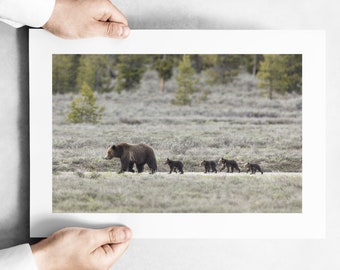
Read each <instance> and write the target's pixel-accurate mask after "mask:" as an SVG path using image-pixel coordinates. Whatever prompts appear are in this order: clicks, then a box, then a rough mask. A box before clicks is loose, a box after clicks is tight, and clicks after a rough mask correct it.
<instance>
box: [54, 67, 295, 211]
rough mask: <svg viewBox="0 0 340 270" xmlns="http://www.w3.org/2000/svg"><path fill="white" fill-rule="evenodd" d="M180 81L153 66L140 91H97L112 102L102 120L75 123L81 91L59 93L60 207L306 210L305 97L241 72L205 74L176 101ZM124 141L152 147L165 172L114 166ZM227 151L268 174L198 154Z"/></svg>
mask: <svg viewBox="0 0 340 270" xmlns="http://www.w3.org/2000/svg"><path fill="white" fill-rule="evenodd" d="M176 87H177V86H176V81H175V79H172V80H170V81H169V82H167V84H166V89H165V92H164V93H160V92H159V81H158V78H157V74H155V73H153V72H148V73H147V74H146V75H145V76H144V79H143V81H142V84H141V86H140V88H139V89H137V90H136V91H130V92H126V91H123V92H122V93H121V94H117V93H106V94H100V95H97V103H98V105H99V106H105V111H104V114H103V118H102V120H101V122H100V123H99V124H96V125H93V124H71V123H68V122H67V121H66V116H67V114H68V113H69V110H70V104H71V101H72V99H73V98H74V95H72V94H65V95H61V94H59V95H54V96H53V211H55V212H111V211H113V212H301V209H302V208H301V205H302V200H301V188H302V187H301V182H302V180H301V171H302V124H301V119H302V97H301V96H299V95H285V96H277V97H275V98H274V99H273V100H269V99H268V98H266V97H265V96H264V95H263V94H262V92H261V90H259V89H258V88H257V82H256V79H255V78H254V77H252V76H251V75H248V74H241V75H240V76H239V78H238V79H237V80H235V81H234V82H233V83H231V84H228V85H219V86H210V85H207V84H205V83H204V80H203V79H202V81H201V84H200V88H201V91H200V92H199V93H197V94H196V95H195V96H194V97H193V104H192V105H191V106H175V105H172V104H171V100H172V99H173V98H174V92H175V90H176ZM207 92H209V93H210V94H209V95H208V96H205V94H204V93H207ZM120 142H128V143H141V142H143V143H146V144H149V145H150V146H152V147H153V149H154V151H155V154H156V158H157V163H158V172H159V173H157V174H156V175H149V174H147V173H145V174H140V175H138V174H123V175H117V174H115V173H114V172H117V171H119V169H120V162H119V159H113V160H111V161H107V160H104V159H103V157H104V156H105V154H106V148H107V146H108V145H109V144H110V143H115V144H117V143H120ZM220 157H225V158H227V159H234V160H236V161H237V162H238V163H239V165H242V164H243V163H245V162H253V163H259V164H260V165H261V167H262V169H263V170H264V172H265V173H264V174H263V175H260V174H256V175H251V176H250V175H246V174H244V173H241V174H235V173H234V174H226V173H218V174H216V175H215V174H206V175H205V174H203V173H202V172H203V171H204V169H203V168H202V167H200V166H199V163H200V161H202V160H203V159H206V160H216V161H217V160H218V159H219V158H220ZM166 158H170V159H174V160H180V161H182V162H183V163H184V171H185V174H184V175H182V176H179V175H168V174H167V173H165V172H168V167H167V166H166V165H164V164H163V163H164V161H165V159H166ZM242 170H243V172H244V168H243V169H242ZM145 171H146V172H147V171H148V168H147V166H146V168H145ZM188 172H192V173H194V174H190V173H188ZM156 195H157V196H158V197H156Z"/></svg>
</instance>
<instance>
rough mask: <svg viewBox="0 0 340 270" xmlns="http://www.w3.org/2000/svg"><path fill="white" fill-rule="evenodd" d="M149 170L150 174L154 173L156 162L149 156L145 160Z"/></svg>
mask: <svg viewBox="0 0 340 270" xmlns="http://www.w3.org/2000/svg"><path fill="white" fill-rule="evenodd" d="M146 164H148V166H149V168H150V170H151V174H153V173H155V172H156V171H157V162H156V159H155V158H149V160H148V161H147V163H146Z"/></svg>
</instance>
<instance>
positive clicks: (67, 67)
mask: <svg viewBox="0 0 340 270" xmlns="http://www.w3.org/2000/svg"><path fill="white" fill-rule="evenodd" d="M79 58H80V55H77V54H73V55H67V54H54V55H53V56H52V93H53V94H56V93H60V94H64V93H68V92H77V81H76V77H77V68H78V64H79Z"/></svg>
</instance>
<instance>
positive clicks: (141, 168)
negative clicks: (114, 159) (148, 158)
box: [136, 164, 144, 173]
mask: <svg viewBox="0 0 340 270" xmlns="http://www.w3.org/2000/svg"><path fill="white" fill-rule="evenodd" d="M136 166H137V171H138V173H142V172H143V171H144V164H136Z"/></svg>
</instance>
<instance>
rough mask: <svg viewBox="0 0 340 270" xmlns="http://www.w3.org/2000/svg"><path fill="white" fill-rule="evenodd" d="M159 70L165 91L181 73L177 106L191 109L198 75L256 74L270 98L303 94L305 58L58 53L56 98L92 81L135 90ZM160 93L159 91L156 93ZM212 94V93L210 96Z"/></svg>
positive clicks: (223, 80) (217, 78)
mask: <svg viewBox="0 0 340 270" xmlns="http://www.w3.org/2000/svg"><path fill="white" fill-rule="evenodd" d="M152 70H154V71H156V72H157V74H158V78H159V92H160V93H162V92H164V91H166V82H167V81H169V80H170V79H171V78H172V77H173V76H174V74H175V73H176V72H175V71H177V76H176V80H177V82H178V89H177V91H176V92H175V99H174V103H176V104H177V105H188V104H190V103H191V96H192V94H194V93H196V92H198V91H199V89H198V86H197V81H198V79H197V77H199V76H202V74H205V78H206V83H207V84H209V85H219V84H228V83H230V82H232V81H233V80H234V79H235V78H236V77H237V76H238V74H240V72H247V73H249V74H252V75H253V76H256V77H257V78H258V80H259V85H258V86H259V87H260V88H262V89H264V91H265V93H266V95H267V97H268V98H270V99H271V98H273V93H274V92H276V93H280V94H285V93H292V92H295V93H298V94H301V92H302V55H300V54H288V55H287V54H285V55H279V54H278V55H250V54H244V55H235V54H233V55H223V54H218V55H217V54H214V55H210V54H205V55H204V54H192V55H174V54H164V55H160V54H157V55H140V54H135V55H88V54H86V55H60V54H56V55H53V76H52V77H53V94H56V93H60V94H63V93H70V92H71V93H78V92H79V91H80V89H81V87H82V85H83V83H86V84H87V85H88V86H89V87H90V88H91V89H92V90H93V91H94V92H97V93H105V92H111V91H115V92H117V93H121V92H122V91H130V90H135V89H137V88H138V87H139V85H140V82H141V79H142V78H143V75H144V74H145V73H146V72H147V71H152ZM155 93H156V89H155ZM205 94H206V95H207V94H208V93H207V92H206V93H205Z"/></svg>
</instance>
